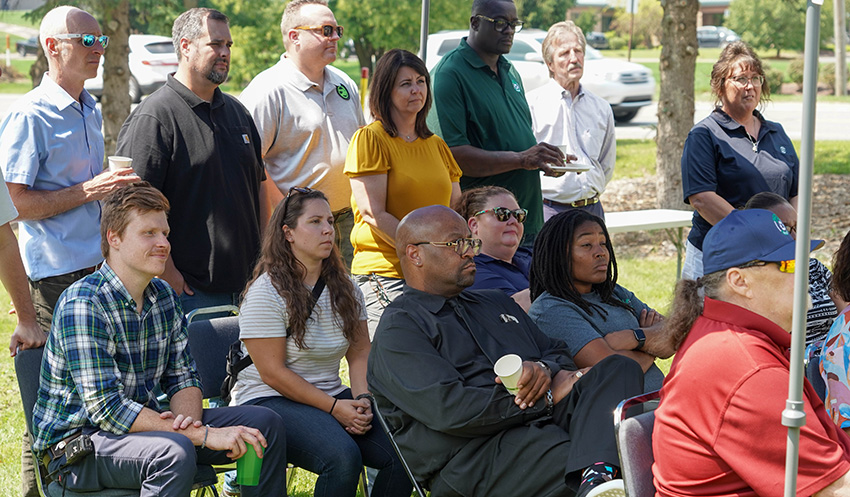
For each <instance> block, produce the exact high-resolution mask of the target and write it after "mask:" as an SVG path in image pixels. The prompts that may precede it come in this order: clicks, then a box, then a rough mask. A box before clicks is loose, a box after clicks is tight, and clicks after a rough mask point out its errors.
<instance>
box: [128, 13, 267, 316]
mask: <svg viewBox="0 0 850 497" xmlns="http://www.w3.org/2000/svg"><path fill="white" fill-rule="evenodd" d="M172 37H173V41H174V47H175V50H176V51H177V57H178V59H179V65H178V68H177V73H176V74H174V76H169V78H168V82H167V83H166V84H165V86H163V87H162V88H160V89H159V90H157V91H156V92H154V93H153V94H152V95H151V96H150V97H148V98H147V99H145V101H144V102H142V103H141V104H140V105H139V106H138V107H137V108H136V110H135V111H133V113H132V114H130V117H128V118H127V121H126V122H125V123H124V126H123V127H122V128H121V133H120V134H119V135H118V154H119V155H126V156H129V157H132V158H133V169H135V170H136V173H137V174H138V175H139V176H141V177H142V179H144V180H146V181H148V182H150V183H151V184H152V185H153V186H155V187H156V188H158V189H160V190H161V191H162V192H163V193H164V194H165V196H166V197H167V198H168V201H169V202H170V203H171V217H170V219H169V223H170V225H171V228H172V229H171V236H170V241H171V247H172V249H171V258H170V259H169V261H168V265H167V269H166V271H165V273H164V274H163V275H162V278H163V279H165V280H166V281H168V283H170V284H171V286H172V287H174V289H175V290H176V291H177V293H178V294H179V295H180V296H181V301H182V304H183V310H184V311H189V310H191V309H196V308H200V307H208V306H212V305H221V304H236V303H238V296H239V294H240V293H241V292H242V290H243V289H244V288H245V283H246V281H247V280H248V277H249V276H250V274H251V271H252V270H253V266H254V262H255V259H256V256H257V254H258V252H259V244H260V227H259V187H260V182H261V181H262V180H263V179H264V178H265V176H264V173H263V165H262V164H263V163H262V156H261V152H260V137H259V134H258V133H257V129H256V127H255V126H254V122H253V120H252V119H251V116H250V115H249V114H248V112H247V111H246V110H245V108H244V107H243V106H242V104H240V103H239V101H238V100H236V99H235V98H233V97H231V96H229V95H226V94H224V93H222V92H221V90H220V89H219V88H218V86H219V85H220V84H222V83H223V82H224V81H225V80H226V79H227V72H228V69H229V68H230V46H231V45H232V44H233V41H232V39H231V37H230V29H229V27H228V19H227V16H225V15H224V14H222V13H221V12H218V11H216V10H213V9H205V8H196V9H191V10H189V11H187V12H184V13H183V14H181V15H180V16H179V17H178V18H177V19H176V20H175V21H174V26H173V28H172Z"/></svg>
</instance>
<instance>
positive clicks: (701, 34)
mask: <svg viewBox="0 0 850 497" xmlns="http://www.w3.org/2000/svg"><path fill="white" fill-rule="evenodd" d="M740 39H741V37H740V36H738V34H737V33H735V32H734V31H732V30H731V29H729V28H727V27H725V26H701V27H699V28H697V42H698V43H699V46H700V48H714V47H720V48H723V47H725V46H726V45H728V44H730V43H732V42H733V41H738V40H740Z"/></svg>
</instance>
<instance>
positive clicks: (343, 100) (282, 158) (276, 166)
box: [239, 0, 366, 266]
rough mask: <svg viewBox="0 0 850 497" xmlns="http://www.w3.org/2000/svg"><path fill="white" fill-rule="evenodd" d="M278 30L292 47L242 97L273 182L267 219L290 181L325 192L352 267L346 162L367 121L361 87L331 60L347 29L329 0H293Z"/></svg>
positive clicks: (267, 190)
mask: <svg viewBox="0 0 850 497" xmlns="http://www.w3.org/2000/svg"><path fill="white" fill-rule="evenodd" d="M280 30H281V33H282V34H283V45H284V47H285V48H286V53H284V54H283V55H281V57H280V61H279V62H278V63H277V64H275V65H274V66H272V67H270V68H269V69H266V70H265V71H263V72H261V73H260V74H258V75H257V76H256V77H255V78H254V79H253V81H251V83H250V84H249V85H248V87H247V88H245V90H244V91H243V92H242V95H240V97H239V99H240V100H241V101H242V103H243V104H245V107H247V108H248V111H249V112H251V115H252V116H253V117H254V122H255V123H256V124H257V129H258V130H259V132H260V138H261V140H262V151H263V159H264V161H265V166H266V173H267V174H268V176H269V179H271V180H272V181H270V182H267V183H264V186H263V191H262V205H261V219H262V220H263V221H264V222H265V221H266V220H268V218H269V217H270V216H271V213H272V211H273V210H274V208H275V206H276V205H277V204H278V203H279V202H280V200H281V199H282V198H283V194H284V193H286V191H287V190H288V189H289V188H290V187H292V186H308V187H310V188H313V189H316V190H321V191H322V192H324V194H325V195H327V197H328V201H329V202H330V204H331V211H333V214H334V233H335V235H334V237H335V242H336V245H337V247H339V249H340V252H341V253H342V256H343V258H344V259H345V262H346V264H347V265H348V266H351V259H352V257H353V255H354V249H353V247H352V246H351V236H350V235H351V229H352V227H353V226H354V215H353V214H352V212H351V200H350V199H351V186H350V184H349V181H348V178H347V177H346V176H345V174H344V173H343V167H344V166H345V155H346V152H347V151H348V143H349V141H350V140H351V137H352V136H353V135H354V132H355V131H357V129H358V128H360V127H361V126H363V125H365V124H366V123H365V121H364V119H363V110H362V109H361V107H360V95H359V92H358V89H357V85H356V84H355V83H354V82H353V81H352V80H351V78H349V77H348V76H347V75H346V74H345V73H343V72H342V71H340V70H339V69H337V68H335V67H333V66H331V65H330V64H331V63H332V62H333V61H334V60H336V56H337V44H338V42H339V41H340V38H341V37H342V33H343V27H342V26H339V25H338V24H337V22H336V18H334V14H333V12H331V10H330V9H329V8H328V6H327V2H326V1H325V0H293V1H291V2H289V3H288V4H287V6H286V9H285V10H284V12H283V16H282V17H281V21H280Z"/></svg>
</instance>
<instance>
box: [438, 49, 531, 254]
mask: <svg viewBox="0 0 850 497" xmlns="http://www.w3.org/2000/svg"><path fill="white" fill-rule="evenodd" d="M498 69H499V74H495V73H493V71H492V70H491V69H490V67H489V66H487V64H485V63H484V61H482V60H481V58H480V57H479V56H478V54H476V53H475V50H473V49H472V48H471V47H470V46H469V45H468V44H467V43H466V38H463V39H462V40H461V41H460V45H459V46H458V47H457V48H456V49H454V50H452V51H451V52H449V53H448V54H446V55H445V56H444V57H443V58H442V59H441V60H440V62H439V63H438V64H437V66H436V67H435V68H434V70H433V71H432V75H433V79H434V106H433V108H432V109H431V112H430V113H429V115H428V125H429V126H431V129H433V130H434V131H435V132H436V133H437V134H438V135H440V136H441V137H442V138H443V140H445V141H446V143H447V144H448V146H449V147H458V146H461V145H472V146H473V147H476V148H480V149H482V150H490V151H513V152H522V151H524V150H527V149H529V148H531V147H533V146H534V145H536V144H537V140H536V139H535V138H534V133H533V132H532V128H531V113H530V112H529V110H528V103H527V102H526V100H525V90H524V88H523V86H522V79H521V78H520V77H519V74H518V73H517V72H516V69H514V68H513V66H512V65H511V63H510V62H508V60H507V59H506V58H504V57H502V56H500V57H499V61H498ZM484 185H497V186H501V187H504V188H507V189H508V190H510V191H511V192H513V194H514V196H516V199H517V202H518V203H519V205H520V207H523V208H525V209H528V219H527V220H526V222H525V237H524V240H525V241H532V240H534V238H535V237H536V236H537V232H538V231H540V228H541V226H542V225H543V197H542V196H541V192H540V173H539V171H536V170H535V171H532V170H527V169H515V170H512V171H508V172H504V173H500V174H495V175H493V176H487V177H480V178H473V177H469V176H464V177H463V178H461V181H460V186H461V188H462V189H464V190H466V189H469V188H474V187H476V186H484Z"/></svg>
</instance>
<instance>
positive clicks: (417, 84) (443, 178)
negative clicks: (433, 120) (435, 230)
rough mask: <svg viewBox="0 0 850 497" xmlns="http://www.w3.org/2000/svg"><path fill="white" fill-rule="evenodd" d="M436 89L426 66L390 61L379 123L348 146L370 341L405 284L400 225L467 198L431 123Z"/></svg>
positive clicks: (356, 266)
mask: <svg viewBox="0 0 850 497" xmlns="http://www.w3.org/2000/svg"><path fill="white" fill-rule="evenodd" d="M430 85H431V76H430V75H429V74H428V69H426V67H425V63H424V62H422V59H420V58H419V57H417V56H416V55H414V54H412V53H410V52H408V51H406V50H398V49H393V50H390V51H388V52H387V53H386V54H384V56H383V57H381V59H380V60H379V61H378V64H377V66H376V67H375V74H374V76H373V77H372V81H371V82H370V87H369V110H370V112H371V113H372V116H373V117H374V118H375V122H373V123H372V124H370V125H368V126H366V127H363V128H360V130H358V131H357V133H355V134H354V137H353V138H352V139H351V144H350V145H349V147H348V156H347V157H346V160H345V173H346V174H347V175H348V177H349V178H350V180H351V195H352V200H351V207H352V209H353V210H354V229H353V230H352V232H351V243H352V245H353V246H354V260H353V261H352V263H351V272H352V274H354V275H355V279H356V280H357V282H358V284H359V285H360V288H361V289H362V290H363V293H364V294H365V296H366V309H367V312H368V316H369V332H370V334H374V333H375V329H376V327H377V325H378V320H379V319H380V317H381V314H382V313H383V310H384V308H385V307H386V306H387V305H389V303H390V302H391V301H392V300H393V299H394V298H395V297H397V296H398V295H400V294H401V289H402V284H403V283H404V280H403V278H404V276H403V275H402V272H401V265H400V263H399V260H398V256H397V255H396V249H395V230H396V227H397V226H398V223H399V220H400V219H401V218H403V217H404V216H406V215H407V214H408V213H409V212H411V211H413V210H415V209H418V208H419V207H424V206H427V205H433V204H442V205H445V206H449V205H451V202H452V201H453V200H455V199H457V198H458V197H460V186H459V185H458V181H459V180H460V176H461V171H460V167H459V166H458V165H457V162H455V160H454V157H453V156H452V153H451V151H450V150H449V147H448V146H447V145H446V142H444V141H443V140H442V139H441V138H440V137H438V136H437V135H435V134H434V133H432V132H431V130H430V129H428V125H427V124H426V123H425V118H426V116H427V115H428V110H429V109H430V108H431V92H430Z"/></svg>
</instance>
